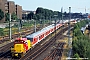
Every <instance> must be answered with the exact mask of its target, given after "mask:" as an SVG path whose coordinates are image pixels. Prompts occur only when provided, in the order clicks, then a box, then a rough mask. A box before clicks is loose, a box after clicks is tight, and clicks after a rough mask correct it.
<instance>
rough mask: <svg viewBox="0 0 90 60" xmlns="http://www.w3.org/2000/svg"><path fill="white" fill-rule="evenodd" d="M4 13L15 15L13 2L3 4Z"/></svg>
mask: <svg viewBox="0 0 90 60" xmlns="http://www.w3.org/2000/svg"><path fill="white" fill-rule="evenodd" d="M5 12H6V13H11V14H12V13H15V3H14V2H13V1H8V2H7V3H6V4H5Z"/></svg>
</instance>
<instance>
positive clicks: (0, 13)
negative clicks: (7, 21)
mask: <svg viewBox="0 0 90 60" xmlns="http://www.w3.org/2000/svg"><path fill="white" fill-rule="evenodd" d="M3 18H4V12H3V11H2V10H1V9H0V20H2V19H3Z"/></svg>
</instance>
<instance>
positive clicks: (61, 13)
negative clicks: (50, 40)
mask: <svg viewBox="0 0 90 60" xmlns="http://www.w3.org/2000/svg"><path fill="white" fill-rule="evenodd" d="M61 14H62V18H61V19H62V24H63V7H62V8H61Z"/></svg>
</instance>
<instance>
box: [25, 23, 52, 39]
mask: <svg viewBox="0 0 90 60" xmlns="http://www.w3.org/2000/svg"><path fill="white" fill-rule="evenodd" d="M53 27H54V24H52V25H49V26H47V27H45V28H43V29H42V30H40V31H38V32H35V33H33V34H30V35H28V36H26V38H32V37H35V36H38V35H40V34H41V33H43V32H45V31H47V30H50V29H51V28H53Z"/></svg>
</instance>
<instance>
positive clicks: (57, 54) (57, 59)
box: [44, 43, 65, 60]
mask: <svg viewBox="0 0 90 60" xmlns="http://www.w3.org/2000/svg"><path fill="white" fill-rule="evenodd" d="M64 44H65V43H59V44H58V46H57V47H56V48H55V49H54V50H53V51H52V52H51V54H50V55H49V56H47V57H46V58H44V60H61V57H62V52H63V46H64Z"/></svg>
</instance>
